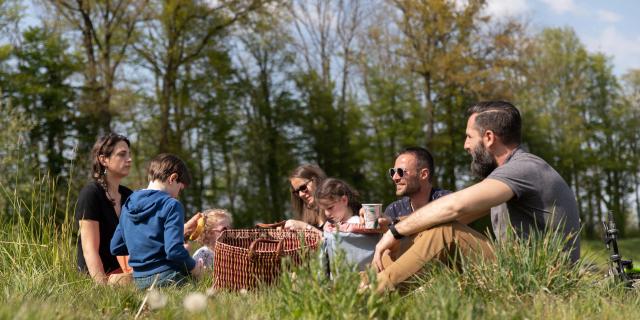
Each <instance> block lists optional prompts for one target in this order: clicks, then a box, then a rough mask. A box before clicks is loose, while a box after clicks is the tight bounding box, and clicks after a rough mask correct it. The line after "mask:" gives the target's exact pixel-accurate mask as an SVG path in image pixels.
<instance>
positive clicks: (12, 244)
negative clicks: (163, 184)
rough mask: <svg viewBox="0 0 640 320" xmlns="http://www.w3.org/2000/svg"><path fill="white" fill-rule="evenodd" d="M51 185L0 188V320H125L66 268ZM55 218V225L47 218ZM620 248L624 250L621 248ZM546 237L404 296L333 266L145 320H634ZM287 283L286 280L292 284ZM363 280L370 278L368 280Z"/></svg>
mask: <svg viewBox="0 0 640 320" xmlns="http://www.w3.org/2000/svg"><path fill="white" fill-rule="evenodd" d="M57 187H58V186H57V185H56V183H55V180H54V179H52V178H51V177H48V176H41V177H39V178H38V179H34V180H33V184H32V190H31V192H30V193H20V192H14V190H13V189H12V188H10V187H9V186H7V185H0V192H1V193H0V196H2V197H4V198H5V199H6V201H7V203H10V207H9V208H8V209H7V210H5V211H4V212H0V241H1V242H0V319H43V318H44V319H49V318H60V319H75V318H81V319H86V318H107V319H112V318H132V317H134V315H135V314H136V312H137V310H138V307H139V306H140V304H141V303H142V301H143V299H144V296H145V292H141V291H138V290H136V289H135V288H133V287H117V288H114V287H108V286H99V285H95V284H94V283H93V282H92V281H91V280H90V279H89V278H88V277H86V276H83V275H80V274H78V272H77V271H76V269H75V259H76V243H75V241H76V240H75V239H76V238H75V230H74V228H75V226H74V222H73V214H72V213H73V202H70V203H63V204H62V205H58V202H56V201H54V199H53V197H54V196H53V195H54V194H55V190H56V188H57ZM59 211H64V212H63V213H64V214H63V216H64V221H62V222H60V221H56V219H55V213H56V212H59ZM623 243H624V241H623ZM562 247H563V241H562V239H561V238H560V237H557V236H555V235H554V234H548V235H545V236H544V237H533V238H531V239H528V240H520V241H516V240H512V241H506V242H501V243H496V244H495V248H496V257H497V258H496V262H495V263H487V262H474V263H471V262H468V263H463V268H462V269H463V271H464V272H459V271H456V270H451V269H448V268H446V267H444V266H440V265H439V264H435V263H434V264H431V265H430V266H429V267H428V268H426V269H425V272H424V273H423V274H422V275H421V276H419V277H416V278H415V279H413V281H414V285H413V287H412V288H411V289H410V290H407V291H401V292H399V291H395V292H391V293H386V294H375V293H373V292H371V291H370V290H368V291H364V292H359V291H358V284H359V282H360V276H359V274H358V273H357V272H354V271H353V268H352V267H351V266H349V265H347V264H346V263H344V262H342V259H337V261H335V263H334V264H332V265H331V268H332V269H331V271H332V275H333V278H332V279H328V278H326V276H325V275H324V269H323V266H322V265H321V264H320V261H319V260H318V259H312V260H311V261H309V263H308V264H306V265H304V266H301V267H299V268H297V269H294V270H289V271H287V272H284V273H283V274H282V277H281V280H280V282H279V283H278V284H277V285H275V286H273V287H268V288H262V289H260V290H256V291H250V292H248V293H244V294H243V293H233V292H217V293H215V294H213V295H211V296H210V297H209V298H208V305H207V308H206V309H205V310H204V311H202V312H199V313H189V312H188V311H186V310H185V308H184V307H183V304H182V303H183V299H184V298H185V296H186V295H187V294H189V293H191V292H194V291H197V292H202V293H204V292H206V290H207V289H208V288H209V287H210V286H211V283H212V278H211V276H210V275H209V276H207V277H205V278H204V279H203V280H202V281H200V282H199V283H192V284H189V285H187V286H185V287H182V288H170V289H163V290H162V293H164V294H165V295H166V296H167V298H168V302H167V305H166V306H165V307H164V308H161V309H157V310H148V309H146V310H145V311H144V312H143V313H142V317H143V318H153V319H176V318H177V319H181V318H186V319H271V318H278V319H279V318H283V319H300V318H302V319H395V318H406V319H477V318H484V319H505V318H509V319H525V318H526V319H543V318H545V319H546V318H551V319H621V318H629V319H633V318H636V317H637V315H638V314H639V313H638V312H639V311H640V295H639V293H638V292H637V291H630V290H626V289H624V288H622V287H621V286H617V285H614V284H612V282H610V281H609V280H607V279H605V277H604V273H592V272H586V271H584V270H585V268H583V266H582V263H578V264H576V265H571V264H569V263H567V259H568V257H567V256H566V254H564V253H563V252H562V250H561V249H562ZM294 274H295V276H294ZM370 277H371V278H372V279H373V278H375V277H374V274H373V273H371V274H370Z"/></svg>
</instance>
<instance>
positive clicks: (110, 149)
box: [75, 133, 132, 283]
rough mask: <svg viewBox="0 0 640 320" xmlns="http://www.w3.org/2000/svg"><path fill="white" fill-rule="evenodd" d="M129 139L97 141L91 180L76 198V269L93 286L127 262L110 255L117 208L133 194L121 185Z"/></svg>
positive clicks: (128, 156) (126, 167) (112, 136)
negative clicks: (77, 231)
mask: <svg viewBox="0 0 640 320" xmlns="http://www.w3.org/2000/svg"><path fill="white" fill-rule="evenodd" d="M129 147H130V143H129V139H127V138H126V137H124V136H121V135H118V134H114V133H109V134H107V135H106V136H104V137H102V138H100V139H98V141H96V143H95V144H94V146H93V149H92V150H91V162H92V170H91V178H92V179H93V181H91V182H89V183H88V184H87V185H86V186H84V188H82V190H81V191H80V195H79V196H78V204H77V206H76V212H75V218H76V221H77V222H78V228H79V235H78V260H77V263H78V270H79V271H80V272H84V273H87V272H88V273H89V275H90V276H91V277H92V278H93V280H94V281H95V282H96V283H106V282H107V280H108V277H109V275H111V274H117V273H122V272H124V271H125V270H122V268H124V267H125V266H126V263H124V261H122V265H121V264H120V263H119V261H118V258H117V257H116V256H114V255H112V254H111V253H110V252H109V244H110V242H111V238H112V237H113V234H114V232H115V230H116V226H117V225H118V218H119V216H120V209H121V207H122V204H123V203H124V202H125V201H127V198H129V195H131V193H132V191H131V190H130V189H129V188H127V187H125V186H121V185H120V181H121V180H122V179H123V178H124V177H126V176H127V175H129V170H130V169H131V152H130V149H129Z"/></svg>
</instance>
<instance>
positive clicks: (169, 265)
mask: <svg viewBox="0 0 640 320" xmlns="http://www.w3.org/2000/svg"><path fill="white" fill-rule="evenodd" d="M147 175H148V179H149V186H148V187H147V189H142V190H138V191H136V192H134V193H133V194H132V195H131V196H130V197H129V200H128V201H127V202H126V203H125V204H124V206H123V208H122V214H121V215H120V224H119V225H118V227H117V228H116V231H115V233H114V235H113V238H112V239H111V253H112V254H114V255H126V254H128V255H129V265H131V267H132V268H133V279H134V282H135V284H136V286H137V287H138V288H139V289H146V288H148V287H150V286H151V285H152V284H153V283H154V282H155V283H156V286H159V287H162V286H171V285H181V284H184V283H185V282H186V280H187V277H188V275H189V274H191V275H192V276H194V277H196V278H198V277H200V275H201V274H202V268H203V262H202V260H198V261H197V262H196V261H195V260H194V259H193V258H191V256H190V255H189V252H188V251H187V249H186V248H185V247H184V234H185V233H184V224H183V223H184V208H183V207H182V204H181V203H180V201H178V200H177V199H176V198H177V197H178V195H179V194H180V191H181V190H182V189H184V188H186V186H188V185H189V182H190V180H191V177H190V175H189V171H188V169H187V166H186V164H185V163H184V162H183V161H182V160H181V159H180V158H178V157H176V156H175V155H172V154H166V153H163V154H160V155H158V156H156V157H155V158H154V159H153V160H151V163H150V164H149V169H148V170H147Z"/></svg>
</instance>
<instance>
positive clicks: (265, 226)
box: [256, 220, 287, 229]
mask: <svg viewBox="0 0 640 320" xmlns="http://www.w3.org/2000/svg"><path fill="white" fill-rule="evenodd" d="M286 223H287V220H282V221H280V222H276V223H258V224H256V228H258V229H277V228H283V227H284V225H285V224H286Z"/></svg>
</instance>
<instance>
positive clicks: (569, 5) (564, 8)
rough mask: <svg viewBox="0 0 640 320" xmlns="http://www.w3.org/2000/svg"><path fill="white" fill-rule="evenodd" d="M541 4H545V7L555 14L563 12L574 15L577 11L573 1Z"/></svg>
mask: <svg viewBox="0 0 640 320" xmlns="http://www.w3.org/2000/svg"><path fill="white" fill-rule="evenodd" d="M542 2H544V3H546V4H547V6H549V7H550V8H551V10H553V12H555V13H557V14H562V13H565V12H571V13H575V12H576V11H577V10H578V7H576V4H575V3H573V0H542Z"/></svg>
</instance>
